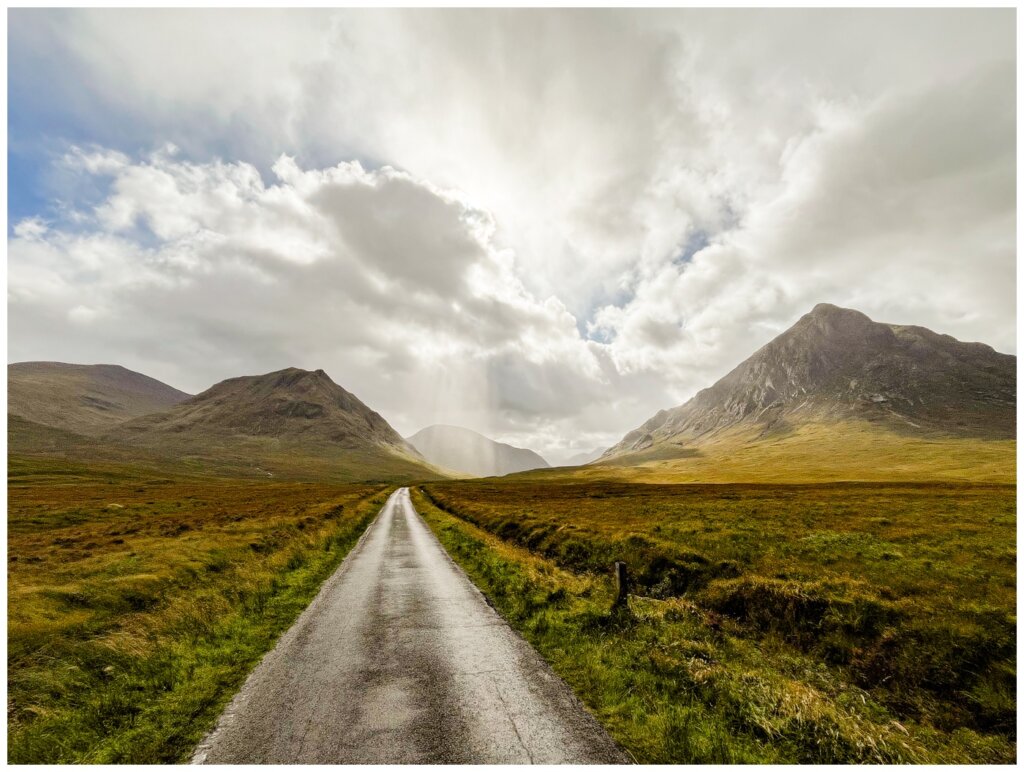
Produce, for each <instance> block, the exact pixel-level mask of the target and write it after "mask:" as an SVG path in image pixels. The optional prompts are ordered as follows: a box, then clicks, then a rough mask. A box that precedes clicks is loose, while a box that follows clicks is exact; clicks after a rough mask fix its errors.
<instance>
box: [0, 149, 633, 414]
mask: <svg viewBox="0 0 1024 772" xmlns="http://www.w3.org/2000/svg"><path fill="white" fill-rule="evenodd" d="M69 158H71V159H75V160H73V163H77V164H78V166H79V168H80V170H82V171H83V172H85V173H90V174H95V175H106V176H108V177H109V178H110V180H109V194H108V196H107V198H106V199H105V200H103V201H101V202H100V203H99V204H98V205H97V206H95V207H93V208H92V209H91V210H88V211H84V212H78V213H77V216H76V217H75V218H73V219H74V223H75V224H74V227H71V226H70V225H67V226H64V227H53V228H50V229H46V228H42V227H41V226H40V225H39V224H38V223H37V222H35V221H30V220H26V221H24V222H22V223H19V224H18V225H17V226H16V227H15V234H14V238H13V239H11V241H10V243H9V255H10V262H9V285H8V289H9V300H8V302H9V308H10V315H11V333H12V336H11V337H12V345H11V349H12V354H13V356H14V357H15V358H28V357H33V356H38V354H37V352H38V351H40V350H46V351H47V352H51V353H49V354H48V355H50V356H55V357H57V358H62V359H71V360H82V359H87V360H90V361H91V360H93V359H96V358H106V357H109V356H110V354H111V352H117V354H118V358H119V360H120V361H124V362H126V363H129V364H134V365H136V366H138V367H139V368H140V369H143V370H145V371H146V372H152V373H153V374H155V375H157V376H162V377H165V378H167V379H168V380H170V381H171V382H172V383H175V384H176V385H180V386H182V387H185V388H189V389H192V390H199V389H202V388H205V387H207V386H209V385H210V384H212V383H213V382H214V381H216V380H219V379H221V378H224V377H229V376H232V375H237V374H238V373H240V372H262V371H265V370H268V369H271V368H274V367H284V366H287V365H291V364H299V365H301V366H307V367H310V368H312V367H323V368H325V369H327V370H328V372H330V373H331V374H332V375H333V376H334V377H335V378H337V379H338V380H339V381H340V382H341V383H343V384H344V385H345V386H346V387H347V388H350V389H353V390H354V391H356V393H358V394H360V395H362V396H363V397H364V398H365V399H367V400H368V401H369V402H370V403H371V404H372V405H373V406H374V407H375V408H377V409H380V410H383V411H385V413H387V414H389V415H399V416H405V415H407V416H408V419H407V420H406V422H405V423H406V425H405V426H403V427H402V428H403V429H405V430H406V431H409V432H410V433H411V431H412V430H413V429H414V428H418V426H419V424H421V423H422V422H424V421H426V420H429V419H431V418H436V419H437V420H440V419H441V418H444V417H445V416H448V415H450V414H451V413H452V412H460V413H462V414H464V415H465V416H468V417H469V418H470V419H472V422H473V423H474V425H481V424H482V423H483V424H487V425H488V426H489V427H491V428H493V429H494V430H497V431H499V432H500V431H506V432H507V431H509V430H512V431H515V430H517V429H522V428H523V427H528V426H530V425H531V424H535V423H536V419H537V418H538V417H539V416H544V417H545V419H547V420H550V421H556V422H557V421H571V420H572V419H574V418H575V417H576V416H577V415H578V414H579V413H580V412H581V409H580V406H581V405H584V404H591V403H594V402H597V401H600V402H603V403H605V404H612V403H614V402H615V399H616V398H615V396H614V394H612V393H605V388H604V387H605V384H606V377H605V372H604V370H603V369H602V367H601V365H600V362H599V361H598V355H597V353H595V351H594V350H593V348H592V345H591V344H588V343H587V342H586V341H584V340H583V339H581V338H580V337H579V335H578V332H577V328H576V320H575V318H574V317H573V316H572V315H571V314H570V313H568V312H567V311H566V309H565V307H564V306H563V305H562V304H561V303H560V302H559V301H558V300H556V299H555V298H548V299H546V300H539V299H537V298H536V297H535V296H534V295H532V294H531V293H530V292H529V291H527V290H526V289H525V288H524V287H523V285H522V283H521V282H520V281H519V280H518V279H517V278H516V275H515V264H514V260H513V258H512V256H511V255H510V254H509V253H508V252H507V251H503V250H502V249H500V248H498V247H497V246H496V245H495V243H494V241H493V236H494V230H495V228H494V223H493V218H492V217H491V215H490V214H489V213H487V212H485V211H483V210H480V209H478V208H475V207H473V206H471V205H470V204H468V203H467V202H466V201H464V200H463V199H462V198H461V197H460V196H459V195H458V194H456V193H453V192H450V191H446V190H443V189H441V188H438V187H436V186H434V185H432V184H430V183H428V182H426V181H423V180H420V179H418V178H415V177H413V176H412V175H410V174H408V173H405V172H399V171H396V170H394V169H392V168H390V167H385V168H382V169H379V170H375V171H367V170H365V169H363V168H362V166H361V165H360V164H358V163H356V162H353V163H343V164H339V165H337V166H334V167H330V168H325V169H314V170H303V169H301V168H300V167H299V166H298V165H297V164H296V163H295V161H294V160H293V159H290V158H288V157H282V158H280V159H279V160H278V161H277V162H276V163H275V164H274V169H275V170H276V177H277V179H276V180H274V181H273V182H272V183H271V184H265V183H264V181H263V179H262V177H261V175H260V174H259V172H258V171H257V170H256V169H255V168H254V167H252V166H250V165H248V164H245V163H231V164H229V163H221V162H213V163H208V164H197V163H192V162H186V161H182V160H179V159H177V158H175V157H174V154H171V153H166V152H162V151H161V152H157V153H154V154H152V155H150V156H149V157H147V158H144V159H140V160H138V161H127V160H125V159H123V158H122V157H121V156H120V155H118V154H112V153H109V152H108V151H104V150H102V149H91V150H90V151H88V152H85V151H82V150H80V149H73V150H72V151H71V152H70V153H69ZM58 331H59V333H58ZM424 405H432V408H431V409H432V410H433V411H434V412H436V413H437V415H436V416H431V415H430V409H427V408H425V407H424ZM527 431H529V430H528V429H527Z"/></svg>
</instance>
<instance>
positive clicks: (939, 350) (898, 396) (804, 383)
mask: <svg viewBox="0 0 1024 772" xmlns="http://www.w3.org/2000/svg"><path fill="white" fill-rule="evenodd" d="M1016 373H1017V359H1016V357H1014V356H1010V355H1008V354H1000V353H998V352H996V351H994V350H993V349H992V348H991V347H989V346H986V345H984V344H982V343H963V342H960V341H958V340H956V339H955V338H952V337H950V336H949V335H940V334H938V333H935V332H932V331H931V330H928V329H925V328H923V327H914V326H906V325H895V324H882V323H878V322H873V321H872V320H871V319H869V318H868V317H867V316H865V315H864V314H862V313H860V312H858V311H853V310H850V309H845V308H839V307H837V306H833V305H828V304H824V303H823V304H820V305H818V306H815V308H814V309H813V310H812V311H811V312H810V313H809V314H807V315H805V316H803V317H802V318H801V319H800V320H799V321H798V322H797V323H796V324H794V325H793V326H792V327H791V328H790V329H789V330H787V331H786V332H784V333H782V334H781V335H779V336H778V337H777V338H775V339H774V340H773V341H771V342H770V343H768V344H767V345H765V346H764V347H762V348H761V349H760V350H759V351H757V352H756V353H755V354H754V355H753V356H751V357H750V358H749V359H747V360H746V361H744V362H743V363H742V364H740V365H739V366H738V367H736V368H735V369H734V370H733V371H732V372H730V373H729V374H728V375H726V376H725V377H724V378H722V379H721V380H720V381H718V382H717V383H715V384H714V385H713V386H711V387H710V388H708V389H704V390H703V391H701V392H699V393H698V394H697V395H696V396H695V397H694V398H693V399H691V400H690V401H689V402H687V403H686V404H684V405H681V406H680V407H676V408H673V409H671V410H662V411H660V412H659V413H658V414H657V415H655V416H654V417H653V418H651V419H650V420H649V421H647V422H646V423H645V424H643V425H642V426H640V427H639V428H637V429H635V430H633V431H631V432H629V433H628V434H627V435H626V436H625V437H623V439H622V440H621V441H620V442H619V443H618V444H616V445H615V446H613V447H612V448H610V449H609V450H608V451H607V452H606V453H605V454H604V456H603V457H602V461H608V460H615V459H621V458H624V457H628V456H629V455H630V454H642V455H644V456H646V457H653V456H654V455H657V453H656V452H657V451H659V449H662V450H664V449H667V448H668V447H669V446H672V447H675V448H676V449H677V451H676V452H678V453H682V452H685V449H693V448H697V449H699V448H700V447H701V446H702V445H704V444H705V443H708V442H711V441H714V440H715V439H716V438H718V437H720V436H722V435H723V434H725V433H730V432H731V433H734V434H735V433H736V432H738V431H741V430H742V431H744V432H746V434H747V436H748V437H750V438H752V439H755V440H756V439H758V438H761V439H769V438H773V437H776V438H777V437H781V436H784V435H786V434H787V433H791V432H793V431H794V430H795V429H797V428H799V427H800V426H802V425H805V424H811V423H814V424H829V423H833V424H835V423H839V422H848V421H857V422H860V423H861V425H864V424H867V425H872V426H874V427H877V428H881V429H884V430H887V431H892V432H896V433H899V434H903V435H909V436H916V437H935V438H941V437H957V438H973V439H982V440H998V439H1014V438H1015V437H1016V409H1017V401H1016V394H1017V377H1016ZM827 461H828V460H827V459H822V463H823V464H827Z"/></svg>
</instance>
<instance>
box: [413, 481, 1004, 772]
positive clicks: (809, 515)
mask: <svg viewBox="0 0 1024 772" xmlns="http://www.w3.org/2000/svg"><path fill="white" fill-rule="evenodd" d="M415 501H416V504H417V506H418V507H419V509H420V511H421V512H422V513H423V514H424V516H425V517H426V518H427V520H428V522H429V523H430V525H431V527H432V528H433V529H434V530H435V532H436V533H437V534H438V536H439V538H440V539H441V540H442V542H443V543H444V545H445V546H446V548H448V550H449V551H450V552H451V554H452V555H453V557H454V558H455V559H456V560H457V561H458V562H459V563H460V564H461V565H462V566H463V567H464V568H465V569H466V570H467V572H468V573H469V575H470V576H471V578H472V579H473V580H474V581H475V582H476V583H477V584H478V586H480V588H481V589H482V590H483V591H484V592H485V593H486V594H487V595H488V597H490V598H491V600H492V601H493V602H494V604H495V605H496V606H497V608H498V609H499V610H500V611H501V612H502V613H503V614H504V615H505V617H506V618H507V619H509V620H510V622H511V623H512V624H513V625H514V626H515V627H516V628H517V629H519V630H520V631H521V632H522V633H523V634H524V635H525V636H526V638H527V639H528V640H530V641H531V643H533V644H534V645H535V646H536V647H537V648H538V649H539V650H540V651H541V653H542V654H543V655H544V656H545V657H546V658H547V659H548V660H549V661H550V662H551V663H552V664H553V666H554V667H555V669H556V670H557V671H558V672H559V673H560V674H561V675H562V676H563V677H564V678H565V679H566V680H567V681H568V683H570V684H571V685H572V686H573V687H574V689H575V690H576V692H577V694H579V695H580V697H581V698H582V699H583V700H584V701H585V702H586V703H587V704H588V705H589V707H590V708H591V709H592V710H593V711H594V712H595V714H596V715H597V716H598V717H599V718H600V719H601V720H602V722H603V723H604V724H605V725H606V726H607V727H609V729H610V731H611V732H612V734H613V735H614V736H615V737H616V739H617V740H618V741H619V742H620V743H622V745H623V746H624V747H625V748H627V749H628V750H629V751H630V752H631V753H632V754H633V755H634V757H635V758H636V759H637V760H639V761H643V762H692V763H714V762H719V763H725V762H816V763H845V762H935V763H964V762H978V763H985V762H1001V763H1011V762H1013V761H1014V759H1015V755H1016V694H1015V690H1016V618H1015V608H1016V551H1015V543H1016V512H1015V488H1014V487H1013V486H1004V485H968V484H955V483H936V484H889V485H883V484H818V485H802V486H801V485H651V484H647V485H637V484H627V483H614V482H607V481H604V482H579V481H576V482H573V481H572V480H571V479H569V480H568V481H566V480H564V479H563V480H562V481H547V482H543V481H533V482H531V481H529V480H522V479H520V480H518V481H515V480H512V481H508V480H506V481H496V480H485V481H471V482H460V483H454V482H445V483H430V484H427V485H424V486H422V487H421V488H420V489H419V490H418V491H417V492H416V493H415ZM615 560H625V561H627V563H628V564H629V566H630V567H631V571H632V573H633V575H634V578H635V582H636V586H635V590H634V595H633V597H631V599H630V604H629V610H628V612H626V613H610V612H609V607H610V604H611V592H612V589H611V580H610V566H611V565H612V563H613V561H615Z"/></svg>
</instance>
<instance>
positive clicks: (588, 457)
mask: <svg viewBox="0 0 1024 772" xmlns="http://www.w3.org/2000/svg"><path fill="white" fill-rule="evenodd" d="M604 450H605V449H604V448H594V449H593V450H592V451H590V452H589V453H577V454H576V455H574V456H569V458H567V459H566V460H565V461H564V462H563V463H562V464H560V466H583V465H584V464H589V463H590V462H591V461H597V459H599V458H601V456H603V455H604Z"/></svg>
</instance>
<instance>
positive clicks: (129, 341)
mask: <svg viewBox="0 0 1024 772" xmlns="http://www.w3.org/2000/svg"><path fill="white" fill-rule="evenodd" d="M11 25H12V30H14V31H16V32H17V34H12V41H11V45H12V52H11V62H12V65H11V72H12V75H11V79H12V94H14V95H15V96H14V97H13V98H14V99H18V100H21V101H20V102H19V103H18V104H17V105H16V107H18V108H19V112H18V114H19V115H20V114H33V115H34V114H39V115H45V116H50V115H52V114H54V112H55V111H56V112H57V113H59V112H60V111H62V110H63V111H65V112H64V113H62V114H63V115H65V117H66V121H65V122H66V123H68V124H71V125H74V126H77V127H88V128H89V131H91V133H92V135H93V137H92V139H93V141H94V142H96V143H97V146H96V147H92V146H89V145H88V144H87V143H85V142H79V143H78V145H77V146H76V147H72V148H70V149H68V150H66V152H64V153H63V154H62V158H61V161H60V164H61V165H62V168H63V169H65V170H66V172H67V173H68V174H72V175H77V177H76V178H75V180H74V184H71V183H70V182H68V181H67V179H66V178H60V179H61V180H64V182H63V183H62V184H63V185H64V187H63V188H60V189H58V190H57V191H56V192H55V197H56V198H60V199H62V205H63V208H58V209H59V211H58V216H57V217H55V218H51V217H49V216H46V217H36V218H30V219H26V220H23V221H22V222H21V223H19V224H18V225H17V226H16V227H15V236H14V239H13V240H12V241H11V244H10V255H11V257H10V275H11V281H10V283H9V303H10V318H11V330H12V335H11V351H12V356H16V357H22V358H39V357H41V356H44V355H45V356H46V357H49V358H60V356H65V357H67V358H81V356H83V355H84V354H82V355H80V356H77V357H76V356H74V355H73V354H72V353H70V352H76V351H78V352H90V356H93V357H96V358H99V359H105V360H116V359H120V360H122V361H125V362H126V363H128V361H129V360H130V361H131V362H134V363H135V364H136V365H137V366H139V367H140V369H146V368H148V371H152V372H153V373H154V374H155V375H161V374H162V375H164V376H165V377H167V378H168V379H170V380H172V382H174V383H175V384H176V385H181V386H187V387H190V388H199V387H201V386H203V385H206V382H207V380H213V379H214V378H217V377H223V376H226V375H233V374H236V373H237V372H239V371H253V372H255V371H260V370H267V369H270V368H271V367H276V366H285V365H290V364H300V365H306V366H312V367H320V366H323V367H325V368H326V369H328V371H329V372H331V374H332V375H334V376H335V377H336V378H337V379H338V380H339V381H340V382H342V383H343V384H344V385H346V386H347V387H348V388H352V389H353V390H355V391H356V393H358V394H360V396H362V397H364V398H365V399H366V400H367V401H368V402H369V403H370V404H371V405H373V406H374V407H376V408H378V409H380V410H381V411H382V412H384V414H385V415H386V416H387V417H388V418H389V419H392V420H393V421H394V422H395V423H396V424H398V426H399V428H400V429H401V430H403V431H406V432H411V431H414V430H416V429H418V428H420V427H421V426H422V425H423V424H425V423H428V422H430V421H432V420H443V421H446V422H450V423H465V424H467V425H470V426H472V427H473V428H477V429H480V430H483V431H485V432H488V431H490V432H492V433H495V434H497V435H499V437H500V438H501V439H505V440H508V441H512V442H517V443H519V444H526V445H534V446H536V447H538V448H539V449H541V450H548V451H549V452H550V450H552V449H555V448H558V447H566V446H569V447H571V448H572V449H573V450H574V451H585V450H590V449H591V448H592V447H594V446H595V445H597V444H603V443H610V442H611V441H613V440H615V439H617V438H618V435H621V433H622V432H624V431H625V430H627V429H629V428H632V427H633V426H634V425H636V424H638V423H639V422H640V421H642V420H643V419H645V418H646V417H648V416H649V415H650V414H652V413H653V412H654V411H655V410H656V409H658V408H661V407H667V406H669V405H671V404H674V403H676V402H678V401H681V400H682V399H684V398H686V397H687V396H689V395H690V394H692V393H693V392H694V391H695V390H696V389H698V388H700V387H702V386H705V385H708V384H709V383H710V382H711V381H713V380H714V379H715V378H717V377H719V376H720V375H722V374H724V373H725V372H726V371H727V370H729V369H730V368H731V367H733V366H734V365H735V364H736V363H738V362H739V361H740V360H741V359H742V358H743V357H745V356H747V355H749V354H750V353H751V352H752V351H753V350H754V349H756V348H757V347H758V346H760V345H761V344H763V343H764V342H766V341H767V340H768V339H769V338H770V337H771V336H772V335H773V334H775V333H777V332H780V331H781V330H782V329H784V328H785V327H786V326H788V325H789V324H791V323H792V322H793V321H794V320H795V319H796V318H797V317H798V316H800V315H801V314H802V313H804V312H806V311H807V310H808V309H809V308H810V307H811V306H813V305H814V304H815V303H817V302H820V301H830V302H835V303H839V304H844V305H851V306H854V307H857V308H859V309H861V310H863V311H865V312H866V313H868V314H869V315H872V316H874V317H875V318H879V319H882V320H885V321H893V322H904V323H917V324H923V325H926V326H929V327H932V328H933V329H936V330H939V331H941V332H948V333H950V334H954V335H956V336H957V337H961V338H968V339H977V340H984V341H986V342H989V343H991V344H993V345H995V346H996V347H997V348H1000V349H1002V350H1006V351H1012V350H1014V349H1015V344H1016V340H1015V314H1016V306H1015V303H1016V300H1015V281H1014V278H1015V257H1016V256H1015V241H1016V233H1015V209H1016V191H1015V176H1014V169H1015V164H1016V147H1015V128H1016V127H1015V114H1014V93H1015V84H1014V71H1015V66H1016V63H1015V40H1014V32H1013V12H1012V10H994V11H993V10H988V11H962V10H948V11H946V10H940V11H930V10H918V11H877V10H864V11H805V10H793V11H775V12H772V11H749V10H744V11H738V10H737V11H689V10H682V11H643V12H639V11H637V12H631V11H576V10H570V11H483V12H481V11H471V10H452V11H419V10H416V11H339V12H328V11H311V12H301V13H297V12H277V11H254V12H248V11H247V12H240V11H226V12H208V11H201V12H200V11H164V12H159V15H158V16H154V15H152V13H151V12H142V11H124V10H116V11H72V12H59V13H57V12H46V11H24V10H16V11H12V14H11ZM40 52H45V53H46V57H45V58H44V59H40V58H39V57H40ZM30 65H31V66H30ZM54 68H55V69H57V70H59V71H60V72H61V73H62V76H61V78H59V79H55V78H52V77H49V75H48V74H47V73H49V72H50V70H51V69H54ZM38 79H42V80H38ZM43 81H45V83H46V84H56V86H53V87H51V86H50V85H47V87H46V88H43V87H42V85H43ZM34 83H35V84H36V87H35V88H33V87H32V85H33V84H34ZM54 89H57V90H56V91H55V90H54ZM18 95H21V96H18ZM33 111H35V112H33ZM169 143H173V145H171V144H169ZM152 146H157V147H160V148H161V149H159V150H157V151H156V152H149V148H150V147H152ZM103 147H106V148H116V149H103ZM140 148H141V150H140ZM179 148H180V149H179ZM282 154H284V155H282ZM218 159H227V160H223V161H222V160H218ZM274 159H276V161H275V160H274ZM339 161H341V163H340V164H339V163H338V162H339ZM259 169H262V170H263V172H262V174H261V173H260V171H259ZM271 179H274V180H275V181H274V182H273V183H272V184H270V183H268V182H266V180H271ZM83 190H86V191H89V193H90V196H91V197H90V196H85V195H84V194H82V192H81V191H83ZM87 199H88V201H89V203H88V204H86V203H84V202H85V201H86V200H87ZM79 307H81V308H89V309H93V308H95V309H103V313H102V314H98V315H96V317H95V318H93V319H92V320H91V321H90V323H89V325H88V332H89V336H88V338H84V337H82V338H80V339H76V338H75V335H76V334H77V333H74V332H68V330H67V329H66V325H67V314H68V313H69V312H70V311H71V309H74V308H79ZM62 325H64V326H62ZM79 327H80V328H81V329H82V330H83V331H84V330H85V329H86V326H85V325H79ZM578 330H584V331H585V332H586V333H587V334H589V335H590V336H591V337H592V338H593V339H592V340H585V339H584V337H583V336H581V335H580V333H579V332H578ZM82 334H83V335H84V332H83V333H82ZM56 341H66V343H58V342H56ZM61 347H63V348H61ZM62 352H65V353H62ZM204 379H205V380H204Z"/></svg>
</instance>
